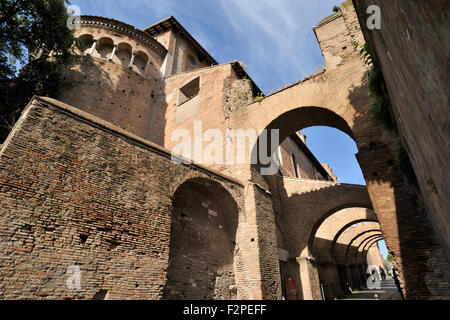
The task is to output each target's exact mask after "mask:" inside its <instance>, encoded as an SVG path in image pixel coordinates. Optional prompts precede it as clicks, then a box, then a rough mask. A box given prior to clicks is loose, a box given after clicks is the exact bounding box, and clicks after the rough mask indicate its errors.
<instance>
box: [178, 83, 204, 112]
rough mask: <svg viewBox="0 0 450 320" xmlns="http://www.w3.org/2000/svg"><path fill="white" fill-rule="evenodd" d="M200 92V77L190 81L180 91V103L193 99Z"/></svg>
mask: <svg viewBox="0 0 450 320" xmlns="http://www.w3.org/2000/svg"><path fill="white" fill-rule="evenodd" d="M199 92H200V77H197V78H195V79H194V80H192V81H190V82H188V83H187V84H185V85H184V86H182V87H181V88H180V90H179V91H178V105H180V104H183V103H185V102H186V101H188V100H190V99H192V98H193V97H195V96H196V95H198V93H199Z"/></svg>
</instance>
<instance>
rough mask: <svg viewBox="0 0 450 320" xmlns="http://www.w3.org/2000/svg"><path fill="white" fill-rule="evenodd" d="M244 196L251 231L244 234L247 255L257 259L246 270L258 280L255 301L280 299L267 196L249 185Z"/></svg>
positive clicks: (275, 247)
mask: <svg viewBox="0 0 450 320" xmlns="http://www.w3.org/2000/svg"><path fill="white" fill-rule="evenodd" d="M245 192H246V200H245V201H246V220H247V224H248V227H249V228H248V230H250V232H246V235H245V236H246V239H245V241H246V243H247V244H248V246H249V247H251V249H252V253H251V252H249V254H254V255H256V257H255V258H256V259H253V261H251V265H249V266H248V267H249V269H250V270H249V271H250V276H251V277H254V278H256V279H259V283H258V284H256V285H257V287H258V288H259V290H260V296H259V297H257V298H258V299H268V300H277V299H281V278H280V267H279V262H278V252H277V238H276V228H275V216H274V212H273V208H272V199H271V197H270V194H269V193H267V192H266V191H265V190H264V189H262V188H261V187H260V186H258V185H256V184H253V183H251V182H250V183H249V184H248V185H247V187H246V191H245ZM251 230H253V232H252V231H251ZM255 260H256V261H255ZM249 262H250V260H249ZM247 277H248V275H247Z"/></svg>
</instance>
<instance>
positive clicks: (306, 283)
mask: <svg viewBox="0 0 450 320" xmlns="http://www.w3.org/2000/svg"><path fill="white" fill-rule="evenodd" d="M296 260H297V263H298V266H299V270H300V279H301V282H302V293H303V300H322V292H321V289H320V281H319V273H318V271H317V265H316V262H315V260H314V259H313V258H311V257H297V258H296Z"/></svg>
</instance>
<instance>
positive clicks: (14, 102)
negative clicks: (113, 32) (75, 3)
mask: <svg viewBox="0 0 450 320" xmlns="http://www.w3.org/2000/svg"><path fill="white" fill-rule="evenodd" d="M66 3H69V1H65V0H0V140H1V141H2V140H3V139H4V138H6V136H7V134H8V133H9V131H10V129H11V128H12V126H13V125H14V122H15V121H16V120H17V118H18V116H19V115H20V112H21V110H22V108H23V107H25V105H26V104H27V102H28V101H29V100H30V99H31V97H32V96H33V95H43V96H50V97H56V96H57V94H58V92H59V87H60V84H61V74H62V66H63V65H64V64H66V63H68V62H70V60H71V57H72V55H71V46H72V44H73V43H74V41H75V38H74V37H73V33H72V31H71V30H69V29H68V28H67V27H66V21H67V19H68V15H67V12H66V7H65V4H66ZM38 52H40V53H41V54H40V55H39V54H37V53H38ZM50 53H51V57H50Z"/></svg>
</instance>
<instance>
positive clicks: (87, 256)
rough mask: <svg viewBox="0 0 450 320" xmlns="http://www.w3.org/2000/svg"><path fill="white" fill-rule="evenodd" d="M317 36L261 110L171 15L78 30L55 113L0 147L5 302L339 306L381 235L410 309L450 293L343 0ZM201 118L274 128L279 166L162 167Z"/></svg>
mask: <svg viewBox="0 0 450 320" xmlns="http://www.w3.org/2000/svg"><path fill="white" fill-rule="evenodd" d="M314 32H315V34H316V36H317V40H318V42H319V44H320V47H321V50H322V52H323V55H324V57H325V68H324V69H323V70H322V71H320V72H318V73H317V74H315V75H313V76H311V77H308V78H306V79H304V80H302V81H299V82H297V83H294V84H292V85H290V86H287V87H285V88H284V89H281V90H279V91H277V92H274V93H272V94H270V95H268V96H265V97H264V99H256V100H255V99H254V98H255V97H256V96H257V94H258V93H259V92H260V91H259V89H258V87H257V86H256V84H255V83H254V82H253V81H252V80H251V78H250V77H249V76H248V75H247V74H246V72H245V70H244V68H243V67H242V65H241V64H239V63H237V62H232V63H224V64H218V63H217V62H216V61H215V60H214V59H213V58H212V57H211V56H210V55H209V54H208V53H207V52H206V51H205V50H204V49H203V48H202V47H201V45H200V44H199V43H198V42H197V41H196V40H195V39H194V38H193V37H192V36H191V35H190V34H189V33H188V32H187V31H186V30H185V29H184V28H183V26H181V24H179V23H178V21H176V19H175V18H173V17H170V18H168V19H166V20H163V21H161V22H159V23H157V24H155V25H152V26H150V27H148V28H146V29H145V30H138V29H136V28H134V27H132V26H129V25H127V24H125V23H122V22H119V21H116V20H112V19H107V18H100V17H92V16H86V17H82V22H81V27H80V28H79V29H77V30H76V31H75V35H76V36H77V37H79V38H80V39H81V40H82V41H83V42H84V43H85V45H86V46H85V49H83V50H79V51H78V52H77V54H79V55H81V58H80V59H79V61H78V62H77V63H75V64H74V65H71V66H69V67H68V68H67V70H66V76H67V79H68V80H71V81H67V83H66V85H65V87H64V90H63V91H62V93H61V95H60V97H58V99H57V100H56V99H50V98H46V97H35V98H33V100H32V101H31V102H30V103H29V105H28V106H27V108H26V109H25V110H24V112H23V114H22V116H21V118H20V119H19V121H18V122H17V124H16V126H15V127H14V129H13V130H12V132H11V134H10V135H9V137H8V138H7V140H6V141H5V142H4V143H3V145H2V146H1V149H0V205H1V213H0V261H2V263H1V264H0V277H1V279H2V284H1V285H0V298H1V299H92V298H98V297H99V296H101V297H104V298H107V299H281V298H282V297H285V298H288V299H318V300H320V299H334V298H339V297H342V296H345V295H346V294H349V293H351V290H354V289H360V288H363V287H364V286H365V285H366V279H367V277H368V274H367V272H366V271H367V269H368V267H371V266H377V267H379V266H382V265H383V260H382V257H381V255H380V251H379V247H378V241H380V240H382V239H384V240H385V242H386V244H387V247H388V250H389V253H390V254H391V255H392V256H393V263H394V266H395V269H396V275H397V278H398V281H399V285H400V287H401V291H402V293H403V295H404V297H405V298H406V299H433V298H448V297H450V284H449V283H448V279H449V278H450V277H449V273H450V266H449V261H448V259H447V256H446V254H445V251H444V250H443V248H442V246H441V245H440V242H439V240H438V237H437V236H436V233H435V232H434V231H433V230H434V229H433V228H432V226H431V225H430V224H429V222H428V220H427V217H426V215H424V210H423V208H422V206H421V203H420V199H418V197H417V196H416V194H415V193H414V192H412V191H411V189H410V188H409V186H408V184H407V183H406V181H405V179H404V177H403V176H402V175H401V174H400V172H399V170H398V169H397V168H396V167H395V162H394V161H393V160H394V157H395V150H396V139H395V137H394V136H393V134H392V132H390V131H389V130H387V129H385V128H384V127H383V126H382V125H380V124H377V123H375V122H374V121H373V120H372V119H371V118H370V115H369V111H368V106H369V105H370V103H371V98H370V97H369V96H368V84H367V74H368V71H369V68H368V67H367V66H366V65H364V64H363V63H362V61H361V59H360V58H359V56H358V53H357V52H355V50H354V48H353V43H354V42H358V43H363V42H364V38H363V35H362V32H361V29H360V27H359V23H358V19H357V16H356V13H355V11H354V8H353V7H352V6H351V3H349V2H348V1H347V2H345V3H344V4H342V5H341V10H340V11H339V12H337V13H335V14H333V15H331V16H330V17H327V18H325V19H324V20H322V21H321V22H319V23H318V24H317V26H315V27H314ZM189 84H195V90H192V92H191V93H192V94H187V95H186V94H185V93H184V92H181V93H182V94H184V96H183V95H181V94H180V91H181V90H182V89H183V88H186V85H189ZM180 97H181V98H182V99H180ZM198 121H201V122H202V124H203V127H202V130H203V131H202V132H200V134H203V133H204V132H205V131H206V130H208V129H212V128H213V129H219V130H220V132H222V133H223V136H226V137H227V139H228V138H229V137H228V136H227V135H226V133H227V132H228V130H237V129H242V130H244V131H245V130H248V129H254V130H256V132H260V130H263V129H268V130H271V129H278V130H279V135H280V141H281V142H282V143H281V144H280V145H279V146H278V147H277V148H274V149H269V150H268V151H269V153H270V154H269V155H272V156H273V159H278V162H279V163H280V167H279V170H278V171H277V172H276V173H275V174H272V175H262V174H261V169H263V168H264V167H266V166H268V165H270V164H268V165H263V164H262V163H259V162H258V163H256V164H250V163H249V162H245V163H238V164H228V163H227V164H224V163H213V164H208V165H205V164H201V163H194V162H184V163H181V164H180V163H179V162H176V161H173V159H172V156H173V155H172V154H171V152H170V149H171V148H172V147H173V146H174V144H175V142H174V141H173V140H172V139H171V138H172V134H173V132H174V131H175V130H176V129H183V130H185V131H186V132H189V133H191V136H193V137H194V138H197V137H198V136H199V133H198V132H196V129H195V126H196V123H198ZM311 126H329V127H333V128H336V129H338V130H341V131H342V132H344V133H346V134H347V135H348V136H349V137H350V138H351V139H353V140H354V141H355V143H356V145H357V148H358V153H357V155H356V157H357V160H358V162H359V164H360V167H361V170H362V172H363V174H364V178H365V180H366V184H367V185H353V184H346V183H340V182H338V181H337V179H336V177H335V176H334V175H333V173H332V170H331V169H330V168H329V167H328V166H327V165H325V164H321V163H320V162H319V161H318V160H317V159H316V158H315V157H314V155H312V153H311V152H310V151H309V149H308V148H307V144H306V138H305V137H304V136H302V135H299V134H298V132H299V131H300V130H302V129H304V128H307V127H311ZM255 140H256V141H250V143H247V144H246V152H247V154H248V155H250V154H252V153H253V152H254V151H255V150H257V148H258V146H259V145H260V144H259V142H260V140H261V139H258V138H256V139H255ZM222 143H223V144H224V141H222ZM223 147H225V146H223ZM177 159H178V160H179V158H177ZM71 266H77V267H78V268H79V269H80V272H81V274H82V277H81V280H80V282H81V283H80V286H79V287H78V288H77V289H76V290H75V289H73V288H70V287H68V286H67V285H66V284H67V277H68V274H67V270H69V269H68V268H70V267H71Z"/></svg>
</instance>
